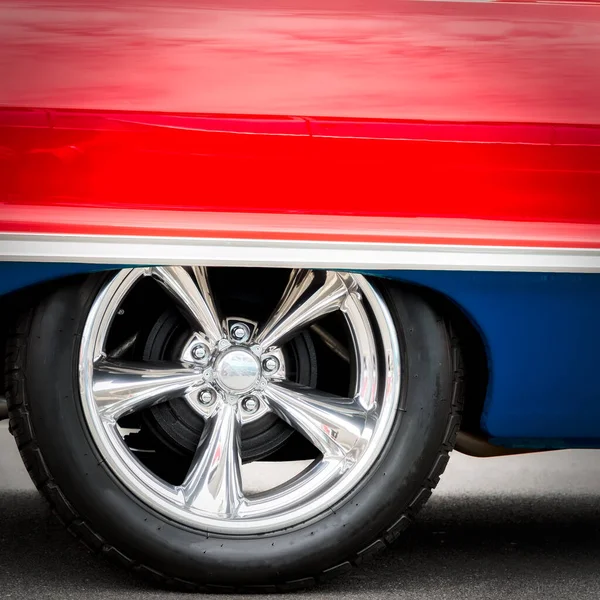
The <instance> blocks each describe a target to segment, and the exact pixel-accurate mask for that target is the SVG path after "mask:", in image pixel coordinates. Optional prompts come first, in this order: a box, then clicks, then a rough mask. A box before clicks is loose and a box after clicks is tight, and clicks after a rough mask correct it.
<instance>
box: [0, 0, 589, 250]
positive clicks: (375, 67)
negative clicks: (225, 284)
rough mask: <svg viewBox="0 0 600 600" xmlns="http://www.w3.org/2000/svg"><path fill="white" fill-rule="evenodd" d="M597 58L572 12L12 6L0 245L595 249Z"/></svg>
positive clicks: (512, 7) (273, 2)
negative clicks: (122, 235)
mask: <svg viewBox="0 0 600 600" xmlns="http://www.w3.org/2000/svg"><path fill="white" fill-rule="evenodd" d="M599 39H600V5H592V4H589V5H581V4H577V3H558V4H543V3H533V2H517V3H493V2H492V3H489V2H462V3H461V2H437V1H434V2H412V1H403V0H400V1H392V0H373V1H372V2H369V3H361V2H358V0H352V1H348V0H345V1H342V0H325V1H321V2H318V3H317V2H314V1H313V0H310V1H309V0H295V1H292V0H253V1H252V2H251V3H249V2H246V3H241V4H239V3H235V2H233V1H232V0H226V1H221V2H219V3H216V4H210V3H208V2H206V1H205V0H198V1H195V0H194V1H192V0H180V2H178V3H176V4H174V3H172V2H168V1H167V0H163V1H159V0H154V1H153V0H144V1H142V0H124V1H123V2H109V1H108V0H106V1H101V0H94V1H92V0H89V1H79V2H73V1H68V2H67V1H66V0H55V1H54V2H52V3H43V2H37V1H33V0H9V1H6V0H5V1H4V2H2V3H0V82H2V83H1V84H0V107H1V106H4V107H5V108H4V109H0V202H1V203H2V204H0V230H4V231H19V230H23V231H56V232H69V231H71V232H74V231H78V232H86V231H87V232H92V231H93V232H96V233H101V232H116V231H119V232H136V234H144V235H150V234H151V232H161V234H164V235H170V234H171V233H173V232H185V235H188V234H189V235H209V234H210V232H211V231H212V232H213V233H214V231H215V230H214V229H211V227H209V226H205V225H204V224H203V221H204V220H208V221H210V219H209V218H208V216H206V215H205V216H204V217H203V216H202V215H201V214H198V213H201V212H203V211H205V212H206V211H208V212H216V211H221V212H227V213H230V214H231V215H232V216H231V218H230V220H231V222H232V223H233V222H235V223H236V226H235V227H231V228H230V229H229V230H227V227H225V226H223V225H222V224H220V225H219V227H218V228H217V229H218V231H227V235H232V236H234V237H239V236H245V235H250V233H248V232H249V231H250V230H251V231H252V232H253V233H252V234H251V235H252V236H256V237H260V236H269V235H281V236H288V235H289V236H292V237H293V236H305V237H304V238H303V239H311V238H310V236H320V235H325V236H329V237H335V236H346V238H344V239H357V240H358V239H378V240H380V241H407V240H408V241H415V240H417V241H418V240H421V241H423V240H425V241H427V240H429V241H432V242H433V241H437V242H439V241H440V240H441V241H442V242H444V241H447V243H454V242H452V240H454V241H455V242H456V243H497V244H513V243H515V242H519V240H520V241H521V242H522V243H523V244H525V245H529V244H532V245H537V244H542V245H550V246H552V245H558V246H563V245H571V246H584V247H587V246H589V245H592V246H594V245H598V244H600V242H599V240H598V229H597V226H598V224H600V201H598V198H600V44H599V43H598V40H599ZM73 109H76V110H73ZM257 115H265V116H257ZM32 206H38V207H41V208H39V209H32V208H31V207H32ZM47 206H52V207H54V208H53V209H52V210H51V211H50V212H48V211H46V210H45V209H43V207H47ZM58 207H63V208H61V209H60V211H59V210H58ZM96 209H97V212H95V211H96ZM117 209H118V210H117ZM115 210H117V212H115ZM52 211H55V212H56V215H57V216H56V217H53V216H52V215H53V214H54V213H53V212H52ZM119 211H120V212H119ZM131 211H136V212H131ZM155 211H164V212H163V215H162V217H158V218H157V217H156V214H157V213H156V212H155ZM182 211H185V212H182ZM237 213H242V214H245V213H261V214H265V215H266V214H274V215H278V214H285V215H288V216H286V217H285V218H280V217H278V216H273V217H271V216H269V217H267V216H265V217H263V218H262V221H261V220H260V218H259V217H252V218H250V217H247V218H246V220H247V221H248V223H249V225H247V226H246V225H244V219H241V220H240V219H239V218H238V217H236V216H234V215H236V214H237ZM318 214H320V215H354V216H355V217H356V218H360V217H365V219H366V218H367V217H369V218H370V219H368V220H365V230H364V232H361V231H360V226H359V225H357V222H356V221H353V222H352V223H351V224H350V223H346V222H345V221H344V223H345V224H344V225H342V221H341V220H336V219H320V220H318V219H313V220H311V219H308V220H305V221H302V219H301V217H298V216H294V215H318ZM371 217H372V218H374V219H375V220H373V219H371ZM380 218H381V219H384V223H383V224H376V223H375V221H376V220H377V219H380ZM270 219H272V221H271V220H270ZM386 219H387V221H385V220H386ZM411 219H417V221H411ZM182 220H183V221H185V222H186V223H188V224H189V225H187V226H186V224H185V223H182ZM359 220H360V219H359ZM161 221H162V222H161ZM210 222H211V223H213V224H214V223H215V222H216V221H210ZM261 222H262V223H263V224H264V226H261ZM300 222H301V223H300ZM299 223H300V224H299ZM324 223H326V224H327V228H328V230H327V231H325V230H324V229H323V227H325V226H324ZM415 223H417V224H416V225H415ZM527 223H532V224H536V225H534V226H533V225H532V226H531V227H528V226H526V224H527ZM544 223H545V224H547V226H542V225H540V224H544ZM140 224H143V225H140ZM523 224H525V225H523ZM311 227H312V229H311ZM540 227H541V229H540ZM53 228H54V229H53ZM511 228H512V232H511ZM273 231H276V233H273ZM290 232H291V233H290ZM219 235H225V234H224V233H221V234H219ZM306 236H308V237H306ZM348 236H350V237H348ZM314 239H317V237H315V238H314ZM469 240H470V241H469ZM494 240H495V241H494ZM540 240H541V241H540Z"/></svg>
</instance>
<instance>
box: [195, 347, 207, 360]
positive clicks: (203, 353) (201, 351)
mask: <svg viewBox="0 0 600 600" xmlns="http://www.w3.org/2000/svg"><path fill="white" fill-rule="evenodd" d="M207 356H208V349H207V348H206V346H205V345H204V344H196V345H195V346H194V347H193V348H192V357H193V358H194V360H204V359H205V358H206V357H207Z"/></svg>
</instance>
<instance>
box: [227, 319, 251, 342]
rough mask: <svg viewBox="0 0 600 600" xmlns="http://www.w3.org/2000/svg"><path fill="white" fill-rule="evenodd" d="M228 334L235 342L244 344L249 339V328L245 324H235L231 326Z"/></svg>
mask: <svg viewBox="0 0 600 600" xmlns="http://www.w3.org/2000/svg"><path fill="white" fill-rule="evenodd" d="M230 333H231V337H232V338H233V339H234V340H235V341H236V342H246V341H248V339H249V338H250V327H248V325H246V323H235V324H234V325H232V326H231V329H230Z"/></svg>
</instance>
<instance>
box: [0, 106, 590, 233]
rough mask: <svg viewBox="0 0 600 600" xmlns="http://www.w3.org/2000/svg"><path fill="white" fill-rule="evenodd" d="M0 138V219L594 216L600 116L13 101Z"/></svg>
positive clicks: (0, 118) (582, 219) (0, 117)
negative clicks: (127, 212) (410, 118)
mask: <svg viewBox="0 0 600 600" xmlns="http://www.w3.org/2000/svg"><path fill="white" fill-rule="evenodd" d="M0 140H2V148H3V150H2V155H1V158H0V165H1V166H0V200H1V201H3V202H4V203H5V206H4V208H3V209H2V213H1V214H0V219H1V220H2V222H3V223H4V224H2V222H0V226H1V227H2V228H6V227H8V224H7V220H6V218H5V215H8V214H10V213H11V211H9V210H8V206H13V205H19V204H27V205H32V204H38V205H48V204H50V205H56V206H58V205H62V206H73V207H77V206H82V207H106V208H116V207H118V208H123V209H124V208H128V209H143V210H147V209H153V210H154V209H164V210H167V209H168V210H170V211H174V210H187V211H227V212H231V213H236V212H262V213H290V214H295V213H304V214H336V215H342V214H348V215H363V216H375V217H403V218H407V217H424V218H428V219H431V218H433V219H436V218H450V219H455V220H456V219H458V220H460V219H477V220H497V221H503V222H517V221H531V222H548V223H552V222H565V223H569V222H570V223H575V224H577V223H583V224H598V223H600V203H598V201H597V198H598V197H599V192H600V127H598V128H596V127H582V126H580V127H576V126H559V125H522V124H516V125H501V124H487V125H486V124H452V123H437V124H436V123H428V124H425V123H414V122H413V123H411V122H385V121H360V122H359V121H350V120H326V119H316V118H300V117H287V118H284V117H267V118H258V117H257V118H251V117H232V116H206V115H204V116H193V115H182V116H177V115H155V114H148V113H117V112H115V113H87V112H77V111H39V110H38V111H15V110H13V111H4V112H2V111H0ZM13 212H14V211H13ZM29 214H31V213H29ZM78 218H79V217H78ZM399 222H400V221H396V223H399ZM454 222H455V223H458V222H460V221H454ZM31 226H32V227H34V228H35V227H36V225H35V224H34V223H32V224H31ZM450 235H451V237H452V235H453V234H450Z"/></svg>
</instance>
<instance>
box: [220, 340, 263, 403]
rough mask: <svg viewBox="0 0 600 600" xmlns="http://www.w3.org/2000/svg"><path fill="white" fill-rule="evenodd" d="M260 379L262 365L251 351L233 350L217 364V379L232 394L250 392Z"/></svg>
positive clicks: (223, 355)
mask: <svg viewBox="0 0 600 600" xmlns="http://www.w3.org/2000/svg"><path fill="white" fill-rule="evenodd" d="M259 377H260V363H259V362H258V359H257V358H256V356H254V355H253V354H252V353H251V352H250V351H249V350H244V349H241V348H233V349H232V350H228V351H227V352H224V353H223V354H221V356H219V358H218V359H217V361H216V362H215V379H216V380H217V383H218V384H219V385H220V386H221V387H222V388H223V389H224V390H225V391H226V392H229V393H230V394H243V393H244V392H248V391H250V390H251V389H252V388H253V387H254V386H255V385H256V382H257V381H258V378H259Z"/></svg>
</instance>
